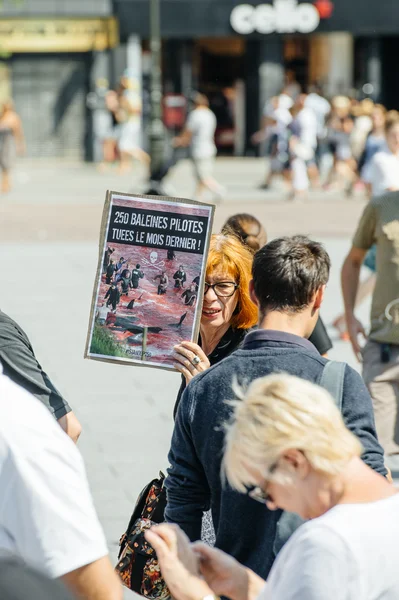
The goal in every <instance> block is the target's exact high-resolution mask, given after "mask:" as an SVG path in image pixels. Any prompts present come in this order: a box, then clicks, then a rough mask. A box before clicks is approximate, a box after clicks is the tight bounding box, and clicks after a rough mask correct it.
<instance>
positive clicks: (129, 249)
mask: <svg viewBox="0 0 399 600" xmlns="http://www.w3.org/2000/svg"><path fill="white" fill-rule="evenodd" d="M213 213H214V206H212V205H208V204H201V203H198V202H194V201H193V200H183V199H179V198H167V197H161V196H159V197H153V196H137V195H130V194H122V193H118V192H108V193H107V198H106V202H105V207H104V212H103V220H102V226H101V236H100V252H99V260H98V268H97V275H96V280H95V285H94V293H93V302H92V309H91V315H90V324H89V332H88V337H87V344H86V352H85V357H86V358H91V359H96V360H104V361H112V362H120V363H128V364H129V363H130V364H140V365H144V366H151V367H159V368H166V369H173V362H174V361H173V358H172V356H171V355H172V352H173V347H174V346H175V345H176V344H178V343H179V342H181V341H183V340H191V341H195V342H196V341H197V338H198V333H199V324H200V318H201V310H202V298H203V294H202V290H203V284H204V278H205V267H206V256H207V251H208V247H209V240H210V236H211V232H212V222H213Z"/></svg>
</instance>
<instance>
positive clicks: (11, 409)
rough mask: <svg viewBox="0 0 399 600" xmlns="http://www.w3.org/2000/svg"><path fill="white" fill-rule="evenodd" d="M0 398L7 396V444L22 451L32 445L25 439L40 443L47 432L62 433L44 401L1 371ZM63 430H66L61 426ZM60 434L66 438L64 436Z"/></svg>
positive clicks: (1, 407)
mask: <svg viewBox="0 0 399 600" xmlns="http://www.w3.org/2000/svg"><path fill="white" fill-rule="evenodd" d="M0 397H2V398H6V400H5V401H4V402H1V403H0V436H1V438H2V440H3V443H4V442H5V443H6V444H7V445H8V446H10V447H13V448H16V449H18V448H19V450H20V451H21V452H22V451H24V449H28V450H29V444H28V443H27V442H26V441H24V440H26V439H27V438H29V439H30V441H33V439H35V440H36V441H38V442H39V441H40V440H39V438H40V436H43V435H44V434H45V433H48V434H49V435H51V436H53V435H54V434H55V435H56V437H57V436H58V428H59V426H58V425H57V423H56V421H55V420H54V419H53V417H52V416H51V413H50V411H49V410H48V409H47V408H46V407H45V406H44V404H42V402H40V401H39V400H37V399H36V398H35V397H34V396H33V395H32V394H30V393H29V392H28V391H27V390H25V389H24V388H22V387H21V386H19V385H17V384H16V383H14V381H12V380H11V379H10V378H9V377H6V376H5V375H3V374H1V373H0ZM59 431H62V430H61V428H59ZM58 437H59V438H60V439H61V441H62V438H63V436H58Z"/></svg>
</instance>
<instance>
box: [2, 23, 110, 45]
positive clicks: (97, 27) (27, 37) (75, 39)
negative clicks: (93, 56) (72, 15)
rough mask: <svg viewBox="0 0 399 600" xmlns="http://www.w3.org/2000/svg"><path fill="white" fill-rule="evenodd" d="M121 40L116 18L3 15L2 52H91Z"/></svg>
mask: <svg viewBox="0 0 399 600" xmlns="http://www.w3.org/2000/svg"><path fill="white" fill-rule="evenodd" d="M118 43H119V33H118V24H117V21H116V19H115V18H113V17H109V18H104V19H1V20H0V51H1V52H9V53H13V52H90V51H92V50H96V51H101V50H106V49H107V48H115V47H116V46H117V45H118Z"/></svg>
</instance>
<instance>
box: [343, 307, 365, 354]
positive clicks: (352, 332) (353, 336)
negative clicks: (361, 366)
mask: <svg viewBox="0 0 399 600" xmlns="http://www.w3.org/2000/svg"><path fill="white" fill-rule="evenodd" d="M347 327H348V334H349V339H350V342H351V344H352V348H353V352H354V353H355V356H356V358H357V360H358V361H359V362H362V348H361V346H360V343H359V336H362V337H363V338H364V340H367V335H366V332H365V329H364V327H363V325H362V324H361V322H360V321H359V320H358V319H356V317H352V318H351V319H348V321H347Z"/></svg>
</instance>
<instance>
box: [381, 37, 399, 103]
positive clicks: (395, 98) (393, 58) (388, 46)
mask: <svg viewBox="0 0 399 600" xmlns="http://www.w3.org/2000/svg"><path fill="white" fill-rule="evenodd" d="M398 55H399V37H398V36H395V37H385V38H382V77H381V79H382V98H381V99H382V102H383V104H385V105H386V107H387V108H388V110H392V109H396V110H399V78H398V77H397V74H396V72H397V60H398Z"/></svg>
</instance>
